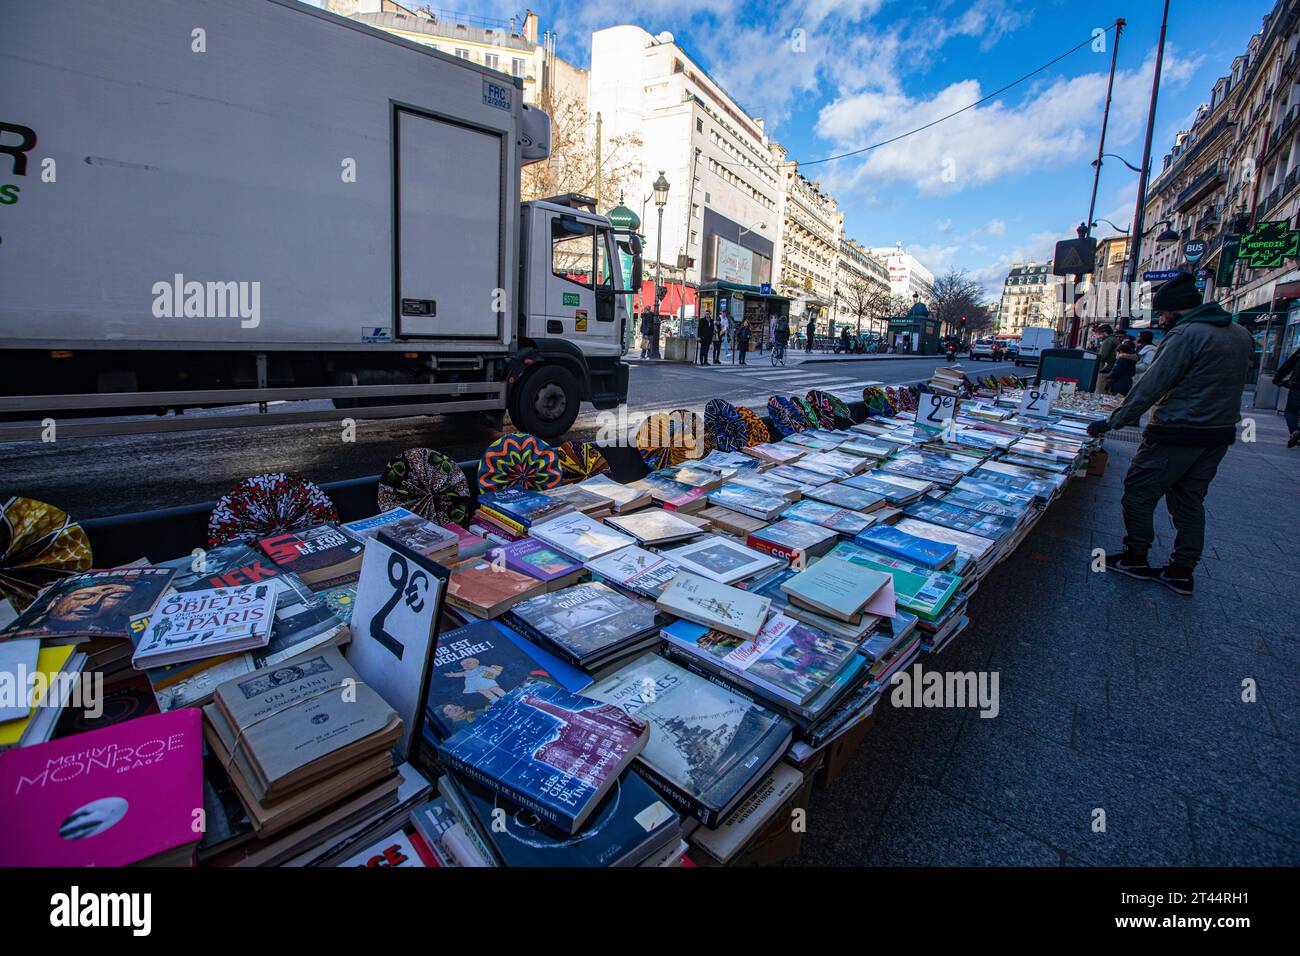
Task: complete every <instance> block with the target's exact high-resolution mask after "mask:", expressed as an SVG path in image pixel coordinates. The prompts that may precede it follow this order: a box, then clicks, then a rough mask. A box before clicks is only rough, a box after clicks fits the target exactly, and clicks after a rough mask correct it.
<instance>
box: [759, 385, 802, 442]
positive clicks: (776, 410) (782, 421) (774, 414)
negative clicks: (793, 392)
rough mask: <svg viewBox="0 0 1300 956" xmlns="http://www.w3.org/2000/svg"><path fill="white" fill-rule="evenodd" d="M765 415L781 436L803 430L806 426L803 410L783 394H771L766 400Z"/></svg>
mask: <svg viewBox="0 0 1300 956" xmlns="http://www.w3.org/2000/svg"><path fill="white" fill-rule="evenodd" d="M767 417H768V418H769V419H771V421H772V425H773V427H774V428H776V430H777V431H778V432H780V433H781V437H782V438H784V437H785V436H786V435H793V434H794V433H795V432H801V431H804V430H805V429H806V428H807V427H808V420H807V418H805V417H804V413H803V410H802V409H801V408H800V407H799V406H798V405H796V404H795V403H794V402H793V401H791V400H790V399H788V398H786V397H785V396H784V395H773V396H772V397H771V398H769V399H768V400H767Z"/></svg>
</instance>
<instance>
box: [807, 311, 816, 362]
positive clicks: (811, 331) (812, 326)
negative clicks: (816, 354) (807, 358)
mask: <svg viewBox="0 0 1300 956" xmlns="http://www.w3.org/2000/svg"><path fill="white" fill-rule="evenodd" d="M816 334H817V320H816V319H815V318H811V317H810V318H809V319H808V341H807V342H805V343H804V351H805V352H807V353H808V354H809V355H812V347H813V338H814V336H816Z"/></svg>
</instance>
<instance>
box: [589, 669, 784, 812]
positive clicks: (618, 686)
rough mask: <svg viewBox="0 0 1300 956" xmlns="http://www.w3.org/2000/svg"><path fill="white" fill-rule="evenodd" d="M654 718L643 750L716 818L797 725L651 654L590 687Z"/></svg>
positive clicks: (648, 764)
mask: <svg viewBox="0 0 1300 956" xmlns="http://www.w3.org/2000/svg"><path fill="white" fill-rule="evenodd" d="M584 694H585V695H586V696H588V697H594V698H596V699H598V700H603V701H605V702H606V703H610V704H616V705H618V706H619V707H621V708H623V710H624V711H626V712H627V713H629V714H631V715H632V716H634V717H637V718H639V719H641V720H644V721H646V722H647V723H649V724H650V727H651V732H650V739H649V741H648V742H647V743H646V746H645V749H644V750H642V751H641V754H640V756H639V757H638V758H637V765H638V766H643V767H644V768H645V769H646V771H647V772H648V778H647V779H649V780H650V782H652V783H654V784H655V785H656V788H657V789H659V790H660V792H661V793H663V794H664V795H665V796H666V797H668V798H669V799H671V800H672V801H673V802H674V803H675V804H676V805H677V806H678V807H680V808H682V809H683V810H684V811H685V812H687V813H690V814H692V815H694V816H696V817H698V818H699V819H700V821H701V822H702V823H704V825H705V826H715V825H716V824H717V823H719V822H721V821H722V820H723V819H725V818H726V816H727V815H728V813H729V812H730V811H731V810H732V809H733V808H734V807H735V805H736V804H738V803H739V802H740V800H741V799H743V798H744V796H745V794H746V793H748V791H749V790H750V789H751V788H752V787H753V786H754V785H755V784H757V783H758V781H759V780H760V779H762V777H763V776H764V775H765V774H766V773H767V770H768V768H770V767H771V766H772V764H774V763H775V762H776V761H777V760H778V759H780V756H781V754H782V753H784V752H785V749H786V747H787V746H789V743H790V738H791V736H792V734H793V730H794V725H793V724H792V723H791V722H790V721H789V720H788V719H786V718H784V717H782V716H780V715H778V714H777V713H776V712H774V711H772V710H770V709H769V708H766V707H762V706H760V705H758V704H756V703H754V702H752V701H750V700H747V699H746V698H744V697H742V696H740V695H739V694H735V693H732V692H730V691H728V690H726V689H725V688H723V687H720V686H718V685H717V684H714V683H711V682H710V681H708V680H705V679H704V678H702V677H698V676H696V675H695V674H692V673H691V672H690V671H688V670H686V669H685V668H682V667H680V666H678V665H676V664H674V663H672V662H671V661H668V660H666V659H664V658H662V657H660V656H658V655H657V654H645V655H642V656H641V657H639V658H637V659H636V660H634V661H632V662H631V663H630V664H627V665H626V666H624V667H622V668H620V669H619V670H618V671H617V672H615V673H613V674H611V675H610V676H609V677H606V678H605V679H604V680H601V681H599V682H597V683H596V684H593V685H592V686H591V687H589V688H587V690H586V691H584Z"/></svg>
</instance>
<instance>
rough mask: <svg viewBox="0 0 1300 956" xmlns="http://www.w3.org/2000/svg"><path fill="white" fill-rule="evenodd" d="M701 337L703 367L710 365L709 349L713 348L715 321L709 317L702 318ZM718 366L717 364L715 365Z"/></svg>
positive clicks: (701, 362) (703, 316) (700, 361)
mask: <svg viewBox="0 0 1300 956" xmlns="http://www.w3.org/2000/svg"><path fill="white" fill-rule="evenodd" d="M699 326H700V327H699V336H700V357H699V363H700V364H701V365H708V364H709V349H710V348H711V347H712V346H713V320H712V319H710V318H709V317H708V316H707V315H702V316H700V322H699ZM714 364H717V363H714Z"/></svg>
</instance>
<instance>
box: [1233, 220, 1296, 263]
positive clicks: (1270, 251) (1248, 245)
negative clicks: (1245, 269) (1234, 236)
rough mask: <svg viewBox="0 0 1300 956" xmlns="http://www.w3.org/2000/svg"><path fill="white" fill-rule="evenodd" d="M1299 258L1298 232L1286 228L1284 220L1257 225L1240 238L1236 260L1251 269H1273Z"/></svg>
mask: <svg viewBox="0 0 1300 956" xmlns="http://www.w3.org/2000/svg"><path fill="white" fill-rule="evenodd" d="M1297 256H1300V232H1297V231H1296V230H1294V229H1289V228H1287V221H1286V220H1270V221H1269V222H1261V223H1258V224H1257V225H1256V226H1255V228H1254V229H1252V230H1251V231H1250V232H1248V233H1246V235H1244V236H1242V237H1241V244H1240V246H1238V248H1237V258H1238V259H1243V260H1245V261H1246V263H1247V264H1248V265H1249V266H1250V267H1251V268H1252V269H1273V268H1276V267H1277V266H1280V265H1281V264H1282V263H1283V262H1284V261H1285V260H1287V259H1294V258H1296V257H1297Z"/></svg>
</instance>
